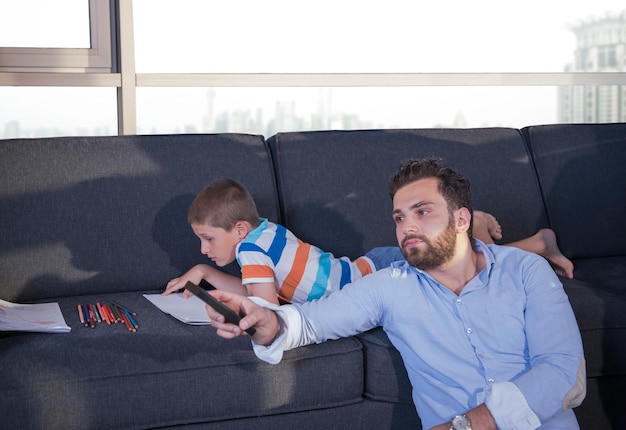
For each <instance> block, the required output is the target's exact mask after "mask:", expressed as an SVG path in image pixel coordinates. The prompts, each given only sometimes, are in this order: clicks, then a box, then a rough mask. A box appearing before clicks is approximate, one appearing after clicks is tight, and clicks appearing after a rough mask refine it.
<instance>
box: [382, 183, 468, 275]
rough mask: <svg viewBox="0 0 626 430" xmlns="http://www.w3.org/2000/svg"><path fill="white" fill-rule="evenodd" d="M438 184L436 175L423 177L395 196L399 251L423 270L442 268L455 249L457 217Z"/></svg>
mask: <svg viewBox="0 0 626 430" xmlns="http://www.w3.org/2000/svg"><path fill="white" fill-rule="evenodd" d="M438 184H439V182H438V180H437V179H435V178H426V179H420V180H418V181H416V182H412V183H410V184H407V185H405V186H404V187H402V188H400V189H399V190H398V191H397V192H396V194H395V196H394V198H393V214H392V215H393V219H394V222H395V223H396V238H397V239H398V244H399V245H400V250H401V251H402V254H403V255H404V258H406V260H407V261H408V262H409V264H411V265H412V266H414V267H417V268H418V269H420V270H429V269H434V268H436V267H440V266H441V265H443V264H445V263H446V262H448V261H449V260H450V259H451V258H452V257H453V256H454V252H455V247H456V239H457V237H456V234H457V233H456V228H455V220H454V217H453V216H451V215H450V213H449V212H448V205H447V203H446V201H445V199H444V198H443V196H442V195H441V194H440V193H439V190H438Z"/></svg>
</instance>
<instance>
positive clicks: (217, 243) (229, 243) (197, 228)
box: [191, 224, 240, 267]
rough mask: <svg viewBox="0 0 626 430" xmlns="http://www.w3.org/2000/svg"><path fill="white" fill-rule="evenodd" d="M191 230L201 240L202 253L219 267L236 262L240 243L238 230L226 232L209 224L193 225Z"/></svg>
mask: <svg viewBox="0 0 626 430" xmlns="http://www.w3.org/2000/svg"><path fill="white" fill-rule="evenodd" d="M191 229H192V230H193V232H194V233H195V234H196V236H198V238H200V252H201V253H202V254H205V255H206V256H207V257H209V258H210V259H211V261H213V262H214V263H215V264H217V265H218V266H219V267H223V266H226V265H227V264H229V263H232V262H233V261H234V260H235V249H236V248H237V244H238V243H239V241H240V237H239V235H238V234H237V229H236V228H233V229H231V230H230V231H226V230H224V229H223V228H219V227H212V226H210V225H207V224H191Z"/></svg>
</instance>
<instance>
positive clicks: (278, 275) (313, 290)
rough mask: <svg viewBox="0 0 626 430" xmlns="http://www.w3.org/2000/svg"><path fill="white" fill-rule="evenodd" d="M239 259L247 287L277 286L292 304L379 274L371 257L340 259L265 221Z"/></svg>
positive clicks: (244, 243) (240, 251) (244, 244)
mask: <svg viewBox="0 0 626 430" xmlns="http://www.w3.org/2000/svg"><path fill="white" fill-rule="evenodd" d="M236 255H237V262H238V263H239V266H240V267H241V277H242V284H243V285H246V284H252V283H270V282H273V283H274V284H275V285H276V291H277V293H278V296H279V297H280V298H281V299H282V300H285V301H287V302H291V303H302V302H306V301H311V300H315V299H319V298H320V297H323V296H325V295H328V294H330V293H331V292H333V291H337V290H340V289H342V288H343V287H344V285H346V284H349V283H351V282H353V281H355V280H356V279H358V278H361V277H363V276H364V275H367V274H370V273H372V272H373V271H375V268H374V264H373V263H372V261H371V260H370V259H369V258H367V257H359V258H358V259H356V260H355V261H351V260H350V259H349V258H348V257H341V258H336V257H335V256H333V254H331V253H330V252H324V251H322V250H321V249H319V248H318V247H316V246H313V245H310V244H308V243H305V242H303V241H301V240H300V239H298V238H297V237H296V236H295V235H294V234H293V233H292V232H290V231H289V230H287V229H286V228H285V227H283V226H282V225H279V224H275V223H273V222H269V221H268V220H267V219H265V218H261V223H260V225H259V226H258V227H257V228H255V229H254V230H252V231H250V232H249V233H248V235H247V236H246V237H245V238H244V239H243V241H242V242H240V243H239V244H238V245H237V251H236Z"/></svg>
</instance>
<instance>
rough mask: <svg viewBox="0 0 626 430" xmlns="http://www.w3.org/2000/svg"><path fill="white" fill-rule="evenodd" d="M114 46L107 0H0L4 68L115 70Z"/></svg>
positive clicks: (0, 59)
mask: <svg viewBox="0 0 626 430" xmlns="http://www.w3.org/2000/svg"><path fill="white" fill-rule="evenodd" d="M61 29H62V30H63V31H61ZM111 48H112V43H111V15H110V4H109V0H89V1H87V0H19V1H17V0H0V72H35V71H36V72H41V71H47V72H77V73H85V72H111V71H112V67H113V61H112V49H111Z"/></svg>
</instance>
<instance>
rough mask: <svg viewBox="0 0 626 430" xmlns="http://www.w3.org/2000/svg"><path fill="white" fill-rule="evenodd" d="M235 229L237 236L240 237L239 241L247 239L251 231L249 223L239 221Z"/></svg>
mask: <svg viewBox="0 0 626 430" xmlns="http://www.w3.org/2000/svg"><path fill="white" fill-rule="evenodd" d="M234 229H235V231H236V232H237V236H238V237H239V239H243V238H244V237H246V235H247V234H248V231H250V229H249V228H248V223H247V222H245V221H237V222H236V223H235V227H234Z"/></svg>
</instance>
